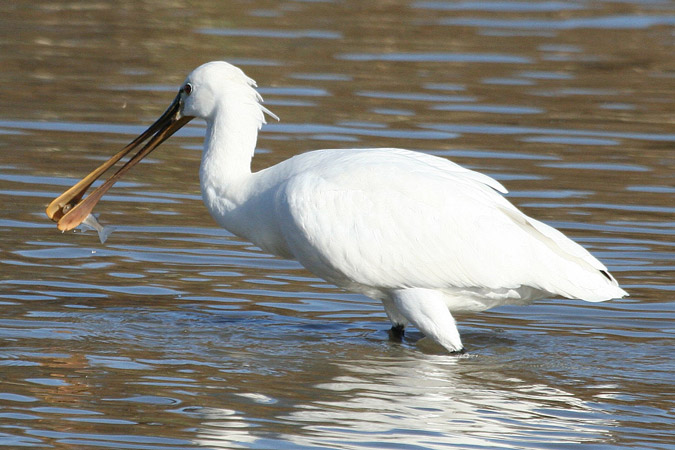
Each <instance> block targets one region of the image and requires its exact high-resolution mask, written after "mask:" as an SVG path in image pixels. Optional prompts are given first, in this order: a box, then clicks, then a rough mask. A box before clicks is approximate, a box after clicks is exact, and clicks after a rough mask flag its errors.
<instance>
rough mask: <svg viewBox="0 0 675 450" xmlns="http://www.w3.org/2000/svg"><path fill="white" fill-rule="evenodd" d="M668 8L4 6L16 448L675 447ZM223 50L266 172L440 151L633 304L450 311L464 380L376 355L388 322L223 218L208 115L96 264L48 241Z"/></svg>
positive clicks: (81, 246) (134, 196)
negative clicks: (455, 315)
mask: <svg viewBox="0 0 675 450" xmlns="http://www.w3.org/2000/svg"><path fill="white" fill-rule="evenodd" d="M6 3H7V2H6ZM554 6H555V7H554ZM491 8H492V9H491ZM494 8H497V9H494ZM499 8H506V9H505V10H501V9H499ZM674 15H675V11H673V8H672V5H670V4H669V3H666V2H664V3H659V2H650V3H643V2H616V3H614V2H602V3H599V2H592V3H578V2H577V3H569V2H530V3H521V2H503V3H501V2H484V3H466V2H417V3H414V2H400V1H377V2H358V1H345V2H300V1H297V2H296V1H288V2H286V1H283V2H271V1H269V2H268V1H257V0H256V1H252V2H249V1H246V2H245V1H233V2H216V1H203V2H198V3H196V4H195V3H194V2H185V1H174V2H169V3H167V2H158V1H145V2H107V1H96V2H88V3H87V2H85V3H72V2H46V1H31V2H28V1H15V2H9V3H7V4H3V5H2V6H0V55H2V57H1V60H2V68H3V69H2V71H0V81H2V86H3V88H2V99H3V101H2V102H0V152H2V158H1V160H0V197H1V201H2V212H3V213H2V216H1V217H0V230H1V231H2V234H0V236H1V237H0V239H2V246H0V307H1V308H2V311H3V313H2V317H1V318H0V364H1V365H0V423H2V426H3V428H2V429H1V430H0V431H2V433H4V434H0V445H5V444H6V445H8V446H12V445H19V444H22V445H24V444H25V445H26V446H33V447H37V448H44V447H46V446H48V445H52V446H54V447H55V448H72V446H73V445H80V446H87V445H96V446H97V447H105V446H109V447H111V448H112V447H116V446H118V444H119V446H122V445H125V446H127V447H130V448H143V449H148V448H182V449H184V448H190V447H198V446H200V445H207V444H208V445H211V446H212V447H215V448H218V447H220V448H232V447H236V446H239V447H249V448H273V447H278V446H280V445H287V446H288V445H298V446H300V445H303V446H305V447H306V448H325V447H331V446H337V445H341V446H342V447H343V448H365V445H366V444H364V443H368V445H371V444H372V445H373V446H376V447H377V446H380V447H386V445H389V444H391V445H394V444H396V445H399V444H400V445H405V444H409V445H418V446H421V447H424V448H439V447H440V446H443V447H453V446H454V447H456V448H466V446H469V445H475V446H488V447H489V446H493V445H504V446H507V447H518V448H525V447H528V448H534V447H538V448H541V447H544V446H547V445H548V446H550V445H556V444H557V443H560V444H561V445H562V444H569V443H575V442H576V443H587V444H598V445H613V446H617V447H629V448H630V447H634V446H640V445H641V446H644V447H649V446H654V447H659V446H660V447H663V446H664V445H669V439H668V435H667V434H668V433H669V432H670V430H672V425H673V422H672V419H671V418H669V416H668V412H669V411H670V404H669V403H668V402H669V399H668V398H667V396H665V395H664V394H663V393H665V392H669V391H670V390H671V386H672V361H671V360H670V359H669V356H668V355H671V354H672V332H670V331H669V330H670V329H671V328H672V326H671V323H672V319H673V318H675V317H674V316H673V310H672V306H671V305H672V260H673V258H672V255H673V245H672V243H671V242H672V217H673V205H672V196H673V194H674V193H675V191H673V169H674V166H675V159H674V158H673V152H672V147H673V142H675V136H674V135H673V127H672V125H673V121H672V117H673V114H672V112H673V111H672V92H673V89H674V88H675V81H674V80H675V79H674V78H673V73H675V72H674V71H675V67H674V63H673V61H674V60H673V58H672V50H673V36H672V25H673V19H672V17H673V16H674ZM622 18H626V19H623V21H622ZM669 18H670V19H669ZM603 20H604V21H609V22H602V21H603ZM541 21H545V22H546V23H545V24H544V25H541V23H542V22H541ZM594 21H595V22H594ZM598 21H600V22H598ZM645 21H647V22H645ZM649 21H651V22H649ZM518 23H520V24H519V25H518ZM537 23H539V25H537ZM579 23H581V24H582V25H579ZM584 23H585V24H586V25H583V24H584ZM602 23H610V24H613V25H605V26H602V25H601V24H602ZM645 23H646V25H644V24H645ZM599 24H600V25H599ZM641 24H643V25H641ZM213 59H226V60H229V61H231V62H234V63H235V64H238V65H240V66H241V67H242V68H243V69H244V70H245V71H246V72H247V73H248V74H249V75H251V76H252V77H253V78H255V79H257V80H258V83H259V85H260V87H261V91H262V92H263V94H264V96H265V99H266V100H267V106H269V107H270V109H272V110H273V111H274V112H275V113H277V114H278V115H279V116H280V117H281V119H282V121H281V122H280V123H270V124H269V125H268V126H267V127H266V128H264V129H263V132H262V134H261V136H260V142H259V148H260V152H259V153H258V155H257V156H256V158H255V161H254V167H255V168H256V169H259V168H262V167H266V166H268V165H271V164H275V163H277V162H279V161H281V160H283V159H286V158H288V157H290V156H292V155H293V154H296V153H299V152H301V151H306V150H311V149H316V148H328V147H371V146H373V147H375V146H376V147H381V146H396V147H407V148H412V149H419V150H425V151H432V152H434V153H436V154H439V155H441V156H444V157H449V158H451V159H453V160H454V161H456V162H458V163H460V164H463V165H465V166H467V167H472V168H475V169H478V170H480V171H483V172H486V173H489V174H492V175H494V176H496V177H497V178H498V179H500V181H502V182H503V183H504V184H505V185H506V186H507V187H508V188H509V189H510V191H511V199H512V201H513V202H514V203H516V204H518V205H520V206H521V207H522V208H523V209H524V210H525V211H526V212H527V213H529V214H531V215H533V216H535V217H537V218H539V219H542V220H544V221H547V222H549V223H552V224H553V225H555V226H558V227H560V228H562V229H563V230H564V231H565V232H566V233H567V234H569V235H570V236H572V237H574V238H575V239H577V240H579V241H580V242H581V243H583V244H584V245H586V246H587V247H589V248H590V249H591V250H592V251H593V252H594V253H596V254H597V255H598V256H599V257H600V259H602V260H603V261H605V262H606V263H607V264H608V265H609V266H610V269H611V270H612V271H613V272H614V274H615V275H616V276H617V278H618V279H619V280H620V281H621V282H622V284H624V285H625V286H626V287H627V289H628V290H629V291H630V293H631V297H630V298H629V299H624V300H622V301H615V302H610V303H604V304H583V303H581V302H567V303H564V302H556V301H546V302H542V303H541V304H539V305H537V306H533V307H531V308H528V309H524V308H513V309H508V308H506V309H499V310H495V311H490V312H487V313H484V314H481V315H478V316H467V317H462V318H461V321H460V324H461V328H462V333H463V336H464V339H465V341H466V342H467V343H468V344H469V346H470V348H471V357H470V358H466V359H460V360H448V359H447V358H444V357H443V356H442V355H438V354H437V352H436V351H435V350H434V349H433V348H428V347H425V345H424V344H423V343H416V341H417V339H418V338H419V337H420V336H419V335H418V334H415V333H411V336H410V339H409V340H407V341H405V342H403V343H402V344H396V343H392V342H389V341H388V340H387V336H386V333H385V332H384V330H385V329H386V327H387V325H386V319H385V318H384V314H383V312H382V310H381V307H380V306H379V305H377V304H376V303H375V302H372V301H370V300H368V299H364V298H362V297H359V296H354V295H348V294H344V293H342V292H340V291H338V290H336V289H335V288H333V287H332V286H330V285H327V284H325V283H323V282H322V281H321V280H317V279H316V278H315V277H313V276H312V275H311V274H309V273H307V272H306V271H304V270H303V269H301V268H300V267H299V266H298V265H297V264H295V263H292V262H285V261H281V260H278V259H274V258H270V257H268V256H267V255H265V254H264V253H262V252H260V251H259V250H257V249H254V248H251V247H250V245H249V244H247V243H246V242H241V241H240V240H239V239H238V238H236V237H232V236H230V235H229V234H228V233H225V232H223V231H221V230H218V229H217V228H216V227H215V224H214V223H213V222H212V220H211V219H210V218H209V217H208V214H207V213H206V211H205V208H204V207H203V206H202V204H201V201H200V199H199V186H198V180H197V178H198V176H197V171H198V165H199V157H200V153H199V150H198V149H199V148H200V146H201V141H202V138H201V135H202V133H203V125H202V124H199V123H194V124H191V126H190V127H188V128H187V129H186V130H185V131H184V132H182V133H181V134H179V135H178V136H177V137H175V138H173V139H172V140H170V141H169V142H167V143H166V144H164V146H163V148H162V149H161V150H160V151H158V152H157V153H155V154H153V158H152V159H151V160H149V161H147V162H146V163H145V164H143V165H142V166H139V167H138V168H137V169H136V170H134V171H132V173H131V174H130V175H129V177H128V178H127V179H126V180H125V182H123V183H120V184H119V185H118V186H116V188H115V189H114V191H112V192H111V194H112V195H111V196H110V197H109V198H108V199H107V201H104V202H102V203H101V204H100V206H99V207H98V212H99V213H100V214H101V221H102V222H104V223H108V224H114V225H117V226H119V230H118V231H116V232H114V233H113V234H112V236H111V238H110V240H109V241H108V242H107V243H106V244H105V245H101V244H99V243H98V241H97V238H96V236H95V234H93V233H92V232H87V233H85V234H82V233H80V232H77V233H68V234H65V235H62V234H60V233H58V232H56V229H55V227H54V226H53V224H51V223H49V222H48V221H47V220H46V219H45V217H44V213H43V209H44V206H45V205H46V204H47V203H48V202H49V200H51V199H52V198H53V197H54V196H55V195H57V194H58V193H60V192H61V191H63V190H64V189H65V188H66V187H68V186H69V185H71V184H72V182H74V181H75V180H76V179H79V178H80V177H81V176H83V175H84V174H86V173H88V172H89V171H90V170H91V169H92V168H93V167H95V166H96V165H98V163H99V162H100V161H101V160H102V159H104V158H107V157H108V156H109V155H111V154H112V153H113V152H114V151H116V150H117V149H119V148H120V147H121V146H122V145H124V144H125V143H126V142H127V141H128V140H129V139H131V138H132V137H133V136H134V135H135V134H136V133H137V132H139V131H141V130H142V129H143V128H144V127H145V126H147V125H148V124H150V123H151V122H152V121H153V120H154V119H155V118H156V117H157V116H158V115H159V114H160V113H161V112H162V111H163V110H164V109H165V108H166V106H167V105H168V102H169V101H170V100H171V99H172V98H173V96H174V93H175V89H176V88H177V86H178V85H179V83H180V82H181V81H182V79H183V78H184V76H185V75H186V74H187V73H188V72H189V71H190V70H191V69H192V68H193V67H195V66H197V65H198V64H200V63H202V62H205V61H208V60H213ZM3 439H6V440H5V441H3ZM434 446H436V447H434Z"/></svg>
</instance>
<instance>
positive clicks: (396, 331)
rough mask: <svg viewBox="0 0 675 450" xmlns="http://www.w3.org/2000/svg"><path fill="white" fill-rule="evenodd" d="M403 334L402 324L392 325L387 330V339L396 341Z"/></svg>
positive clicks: (399, 340) (399, 339)
mask: <svg viewBox="0 0 675 450" xmlns="http://www.w3.org/2000/svg"><path fill="white" fill-rule="evenodd" d="M404 334H405V327H404V326H403V325H392V327H391V329H390V330H389V339H391V340H393V341H397V342H401V341H402V340H403V335H404Z"/></svg>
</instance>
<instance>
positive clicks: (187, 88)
mask: <svg viewBox="0 0 675 450" xmlns="http://www.w3.org/2000/svg"><path fill="white" fill-rule="evenodd" d="M183 92H185V95H190V94H192V85H191V84H190V83H185V86H183Z"/></svg>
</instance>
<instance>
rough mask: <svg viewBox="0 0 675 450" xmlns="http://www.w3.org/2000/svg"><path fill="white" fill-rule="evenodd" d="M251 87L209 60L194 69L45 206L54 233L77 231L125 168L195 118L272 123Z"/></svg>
mask: <svg viewBox="0 0 675 450" xmlns="http://www.w3.org/2000/svg"><path fill="white" fill-rule="evenodd" d="M254 87H255V81H253V80H252V79H251V78H249V77H247V76H246V75H245V74H244V72H242V70H241V69H239V68H238V67H235V66H233V65H232V64H229V63H226V62H223V61H214V62H210V63H206V64H203V65H201V66H199V67H197V68H196V69H195V70H193V71H192V73H190V75H188V76H187V78H186V79H185V82H184V83H183V84H182V85H181V87H180V89H179V90H178V94H177V95H176V97H175V98H174V100H173V102H171V105H170V106H169V108H168V109H167V110H166V111H165V112H164V114H162V116H161V117H160V118H159V119H157V120H156V121H155V123H153V124H152V125H151V126H150V127H149V128H148V129H147V130H145V131H144V132H143V133H141V134H140V135H139V136H138V137H137V138H136V139H134V140H133V141H131V142H130V143H129V144H128V145H127V146H126V147H124V148H123V149H122V150H120V151H119V152H118V153H117V154H115V155H114V156H113V157H112V158H110V159H109V160H108V161H106V162H105V163H103V164H102V165H101V166H99V167H98V168H97V169H96V170H94V171H93V172H91V173H90V174H89V175H87V176H86V177H84V178H83V179H82V180H81V181H80V182H79V183H77V184H76V185H75V186H73V187H71V188H70V189H68V190H67V191H66V192H64V193H63V194H61V195H60V196H59V197H57V198H56V199H54V201H52V202H51V203H50V204H49V206H48V207H47V211H46V212H47V216H48V217H49V218H50V219H51V220H53V221H55V222H58V228H59V229H60V230H62V231H67V230H71V229H73V228H75V227H77V226H78V225H79V224H80V223H82V221H83V220H84V219H85V218H86V217H87V216H88V215H89V213H91V211H92V209H93V208H94V206H95V205H96V203H98V201H99V200H100V199H101V197H103V194H105V193H106V192H107V191H108V190H109V189H110V188H111V187H112V185H113V184H114V183H115V182H116V181H117V180H118V179H119V178H120V177H121V176H122V175H124V174H125V173H126V172H127V171H128V170H129V169H131V168H132V167H133V166H134V165H136V164H137V163H138V162H139V161H140V160H141V159H143V158H144V157H146V156H147V155H148V154H150V152H152V151H153V150H154V149H155V148H157V147H158V146H159V145H160V144H161V143H162V142H164V141H165V140H167V139H168V138H169V137H171V136H172V135H173V134H174V133H175V132H176V131H178V130H179V129H180V128H181V127H183V126H184V125H185V124H187V123H188V122H189V121H190V120H192V119H194V118H195V117H200V118H202V119H205V120H207V122H208V121H209V120H212V119H213V117H214V115H215V114H216V111H218V110H219V109H220V108H221V107H222V106H223V105H234V106H236V108H233V109H231V111H237V108H244V109H245V108H247V107H251V108H250V110H251V111H253V114H254V115H255V116H252V117H253V118H254V120H255V121H256V123H257V125H258V126H260V125H261V124H262V123H264V117H263V113H264V112H266V113H268V114H270V115H271V116H272V117H274V118H277V117H276V116H275V115H274V114H272V113H271V112H270V111H268V110H267V109H265V108H264V107H263V106H262V105H261V104H260V102H261V101H262V98H261V97H260V95H259V94H258V93H257V91H256V90H255V89H254ZM146 140H147V143H145V145H144V146H143V147H142V148H141V149H140V150H138V152H137V153H136V154H135V155H134V156H133V157H132V158H131V159H130V160H129V161H127V162H126V163H125V164H124V166H123V167H122V168H121V169H119V170H118V171H117V172H116V173H115V174H114V175H112V176H111V177H110V178H109V179H108V180H107V181H106V182H105V183H103V184H102V185H101V186H99V187H98V188H97V189H96V190H94V191H93V192H92V193H91V194H90V195H89V196H87V197H86V198H85V199H84V200H82V198H83V196H84V194H85V192H86V191H87V189H89V187H90V186H91V185H92V184H93V183H94V181H96V180H97V179H98V178H99V177H100V176H101V175H103V173H105V172H106V171H107V170H108V169H109V168H110V167H112V166H113V165H114V164H115V163H117V162H118V161H119V160H120V159H122V158H123V157H124V156H125V155H126V154H128V153H129V152H131V151H132V150H134V149H135V148H137V147H138V146H140V145H141V144H142V143H143V142H145V141H146Z"/></svg>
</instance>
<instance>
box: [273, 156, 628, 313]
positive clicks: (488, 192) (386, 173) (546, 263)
mask: <svg viewBox="0 0 675 450" xmlns="http://www.w3.org/2000/svg"><path fill="white" fill-rule="evenodd" d="M314 153H316V154H315V155H314V156H310V157H307V161H306V162H307V167H308V170H298V171H297V173H295V174H294V175H293V176H291V177H290V178H289V179H288V180H287V182H286V183H285V184H284V185H283V187H282V188H281V189H280V190H279V191H278V193H277V197H276V201H275V208H276V213H277V215H278V217H279V219H280V223H281V228H282V230H281V231H282V233H283V235H284V237H285V240H286V243H287V245H288V248H289V249H290V251H291V252H292V253H293V255H294V256H295V257H296V258H297V259H298V260H299V261H300V262H301V263H302V264H303V265H304V266H305V267H307V268H309V269H310V270H312V271H314V272H315V273H316V274H317V275H319V276H321V277H323V278H326V279H328V280H330V281H332V282H334V283H335V284H337V285H339V286H343V287H346V288H350V287H353V285H360V286H371V287H374V288H377V289H382V290H387V289H400V288H405V287H422V288H434V289H444V288H447V289H451V288H466V289H472V290H474V291H475V290H482V291H484V292H487V293H489V292H498V291H503V290H504V289H519V288H521V287H526V288H532V289H537V290H542V291H547V292H550V293H553V294H558V295H563V296H567V297H577V298H585V299H588V300H604V299H607V298H612V297H616V296H620V295H618V291H616V290H617V289H618V290H619V291H620V289H619V288H618V287H616V282H615V281H613V280H612V279H611V277H609V276H604V275H603V274H602V273H601V272H600V271H605V270H606V269H605V267H604V266H603V265H602V264H601V263H600V262H598V261H597V260H596V259H595V258H593V257H592V256H591V255H590V254H589V253H588V252H587V251H586V250H584V249H583V248H582V247H581V246H579V245H577V244H575V243H574V242H572V241H570V240H569V239H567V238H566V237H565V236H564V235H562V233H560V232H558V231H557V230H554V229H553V228H551V227H548V226H547V225H545V224H543V223H541V222H538V221H535V220H533V219H530V218H528V217H527V216H525V215H524V214H522V213H521V212H520V211H519V210H517V209H516V208H515V207H513V206H512V205H511V204H510V203H509V202H508V201H506V199H504V198H503V197H502V196H501V195H500V194H499V193H498V192H496V190H499V191H502V192H505V191H506V190H505V189H504V188H503V186H501V184H499V183H498V182H497V181H495V180H493V179H492V178H490V177H488V176H486V175H482V174H480V173H477V172H473V171H470V170H468V169H464V168H462V167H461V166H458V165H456V164H454V163H451V162H449V161H447V160H444V159H441V158H436V157H432V156H429V155H424V154H420V153H415V152H409V151H404V150H394V149H380V150H366V151H345V152H341V153H339V154H338V153H336V152H335V151H334V150H333V151H331V157H330V158H325V159H323V158H322V155H321V152H314ZM312 158H313V160H312ZM296 164H297V165H298V166H302V164H303V162H302V161H296ZM310 167H311V170H310ZM612 286H613V287H614V290H612V289H610V287H612ZM621 292H622V291H621Z"/></svg>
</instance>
